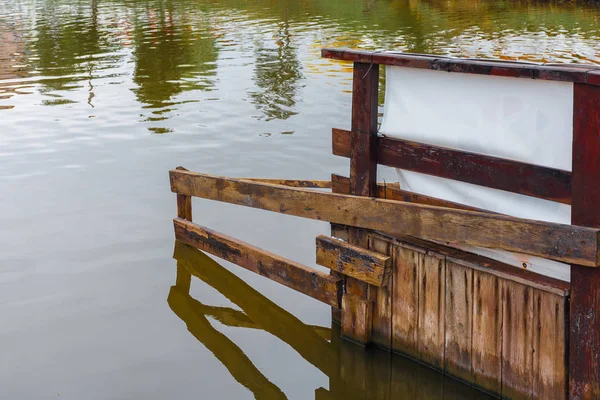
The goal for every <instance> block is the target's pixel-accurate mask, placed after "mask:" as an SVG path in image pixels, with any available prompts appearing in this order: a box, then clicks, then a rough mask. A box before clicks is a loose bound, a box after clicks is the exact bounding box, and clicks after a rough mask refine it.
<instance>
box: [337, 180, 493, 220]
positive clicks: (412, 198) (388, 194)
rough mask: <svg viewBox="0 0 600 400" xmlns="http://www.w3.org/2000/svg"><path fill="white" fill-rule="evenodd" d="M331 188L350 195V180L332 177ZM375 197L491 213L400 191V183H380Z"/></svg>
mask: <svg viewBox="0 0 600 400" xmlns="http://www.w3.org/2000/svg"><path fill="white" fill-rule="evenodd" d="M331 186H332V188H333V189H334V190H333V192H334V193H342V194H350V178H346V177H345V176H341V175H331ZM374 197H377V198H378V199H387V200H397V201H405V202H407V203H419V204H428V205H430V206H437V207H448V208H457V209H459V210H471V211H479V212H487V213H489V211H486V210H484V209H481V208H477V207H470V206H466V205H464V204H460V203H455V202H452V201H448V200H444V199H439V198H437V197H432V196H426V195H424V194H419V193H414V192H409V191H407V190H402V189H400V187H399V185H398V183H378V184H377V193H376V195H375V196H374ZM492 214H496V213H492Z"/></svg>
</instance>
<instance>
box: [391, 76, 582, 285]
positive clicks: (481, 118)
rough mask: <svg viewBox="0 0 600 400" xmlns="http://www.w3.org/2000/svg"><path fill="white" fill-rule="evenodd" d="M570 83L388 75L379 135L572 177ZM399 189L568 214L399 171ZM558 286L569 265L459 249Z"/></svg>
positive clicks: (512, 210)
mask: <svg viewBox="0 0 600 400" xmlns="http://www.w3.org/2000/svg"><path fill="white" fill-rule="evenodd" d="M572 124H573V84H572V83H569V82H553V81H542V80H533V79H522V78H503V77H494V76H483V75H472V74H464V73H448V72H441V71H431V70H422V69H411V68H401V67H387V68H386V93H385V107H384V114H383V122H382V125H381V129H380V132H381V133H382V134H385V135H386V136H390V137H396V138H401V139H407V140H413V141H416V142H421V143H426V144H433V145H440V146H446V147H451V148H455V149H460V150H466V151H472V152H477V153H481V154H487V155H492V156H496V157H502V158H510V159H514V160H518V161H523V162H529V163H532V164H538V165H544V166H548V167H553V168H560V169H564V170H569V171H570V170H571V149H572V142H573V128H572V126H573V125H572ZM398 175H399V180H400V185H401V187H402V188H403V189H405V190H410V191H413V192H417V193H422V194H426V195H429V196H434V197H439V198H442V199H446V200H450V201H454V202H457V203H462V204H466V205H470V206H474V207H479V208H483V209H486V210H491V211H496V212H499V213H503V214H508V215H513V216H516V217H522V218H530V219H536V220H542V221H549V222H560V223H566V224H569V223H570V222H571V207H570V206H568V205H565V204H559V203H555V202H551V201H547V200H542V199H536V198H533V197H529V196H523V195H519V194H515V193H510V192H505V191H501V190H496V189H490V188H485V187H482V186H476V185H472V184H469V183H464V182H458V181H452V180H448V179H443V178H438V177H432V176H427V175H423V174H418V173H415V172H409V171H402V170H398ZM460 248H463V249H465V250H468V251H471V252H474V253H477V254H481V255H485V256H488V257H491V258H494V259H497V260H500V261H503V262H506V263H508V264H511V265H514V266H518V267H520V268H522V266H523V263H526V265H527V268H528V269H530V270H533V271H536V272H539V273H542V274H544V275H548V276H552V277H556V278H559V279H562V280H567V281H568V280H569V279H570V268H569V266H568V265H567V264H563V263H558V262H555V261H551V260H545V259H542V258H538V257H532V256H528V255H523V254H516V253H509V252H506V251H500V250H493V249H483V248H474V247H467V246H460Z"/></svg>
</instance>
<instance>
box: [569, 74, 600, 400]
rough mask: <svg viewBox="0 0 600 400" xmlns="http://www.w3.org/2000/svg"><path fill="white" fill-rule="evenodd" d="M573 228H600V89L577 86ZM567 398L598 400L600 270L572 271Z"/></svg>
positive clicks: (574, 113) (589, 86) (579, 268)
mask: <svg viewBox="0 0 600 400" xmlns="http://www.w3.org/2000/svg"><path fill="white" fill-rule="evenodd" d="M573 107H574V109H573V120H574V122H573V180H572V204H571V223H572V224H576V225H584V226H589V227H594V228H598V227H600V87H598V86H591V85H586V84H578V83H576V84H574V96H573ZM569 325H570V327H569V328H570V337H569V341H570V346H569V348H570V351H569V398H570V399H573V400H574V399H577V400H588V399H589V400H591V399H600V268H587V267H582V266H579V265H572V266H571V310H570V321H569Z"/></svg>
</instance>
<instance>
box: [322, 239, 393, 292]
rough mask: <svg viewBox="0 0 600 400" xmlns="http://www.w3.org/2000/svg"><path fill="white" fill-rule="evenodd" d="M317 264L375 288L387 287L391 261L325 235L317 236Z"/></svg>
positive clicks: (383, 256)
mask: <svg viewBox="0 0 600 400" xmlns="http://www.w3.org/2000/svg"><path fill="white" fill-rule="evenodd" d="M316 242H317V264H318V265H321V266H323V267H327V268H329V269H331V270H335V271H338V272H340V273H342V274H344V275H347V276H351V277H353V278H356V279H358V280H361V281H363V282H367V283H369V284H371V285H374V286H378V287H381V286H386V285H387V283H388V281H389V277H390V274H391V271H392V270H391V259H390V257H389V256H385V255H382V254H379V253H376V252H374V251H370V250H367V249H364V248H362V247H358V246H353V245H351V244H348V243H346V242H343V241H341V240H337V239H334V238H331V237H328V236H325V235H319V236H317V240H316Z"/></svg>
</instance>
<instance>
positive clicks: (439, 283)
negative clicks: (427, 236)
mask: <svg viewBox="0 0 600 400" xmlns="http://www.w3.org/2000/svg"><path fill="white" fill-rule="evenodd" d="M445 269H446V259H445V258H444V256H440V255H438V254H432V253H430V252H427V254H425V255H423V262H422V263H421V267H420V273H419V285H420V286H419V325H418V333H417V335H418V336H419V339H418V341H419V357H420V360H421V361H422V362H424V363H426V364H427V365H430V366H432V367H434V368H436V369H439V370H442V369H443V368H444V321H445V308H446V307H445V300H446V296H445V292H446V274H445Z"/></svg>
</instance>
